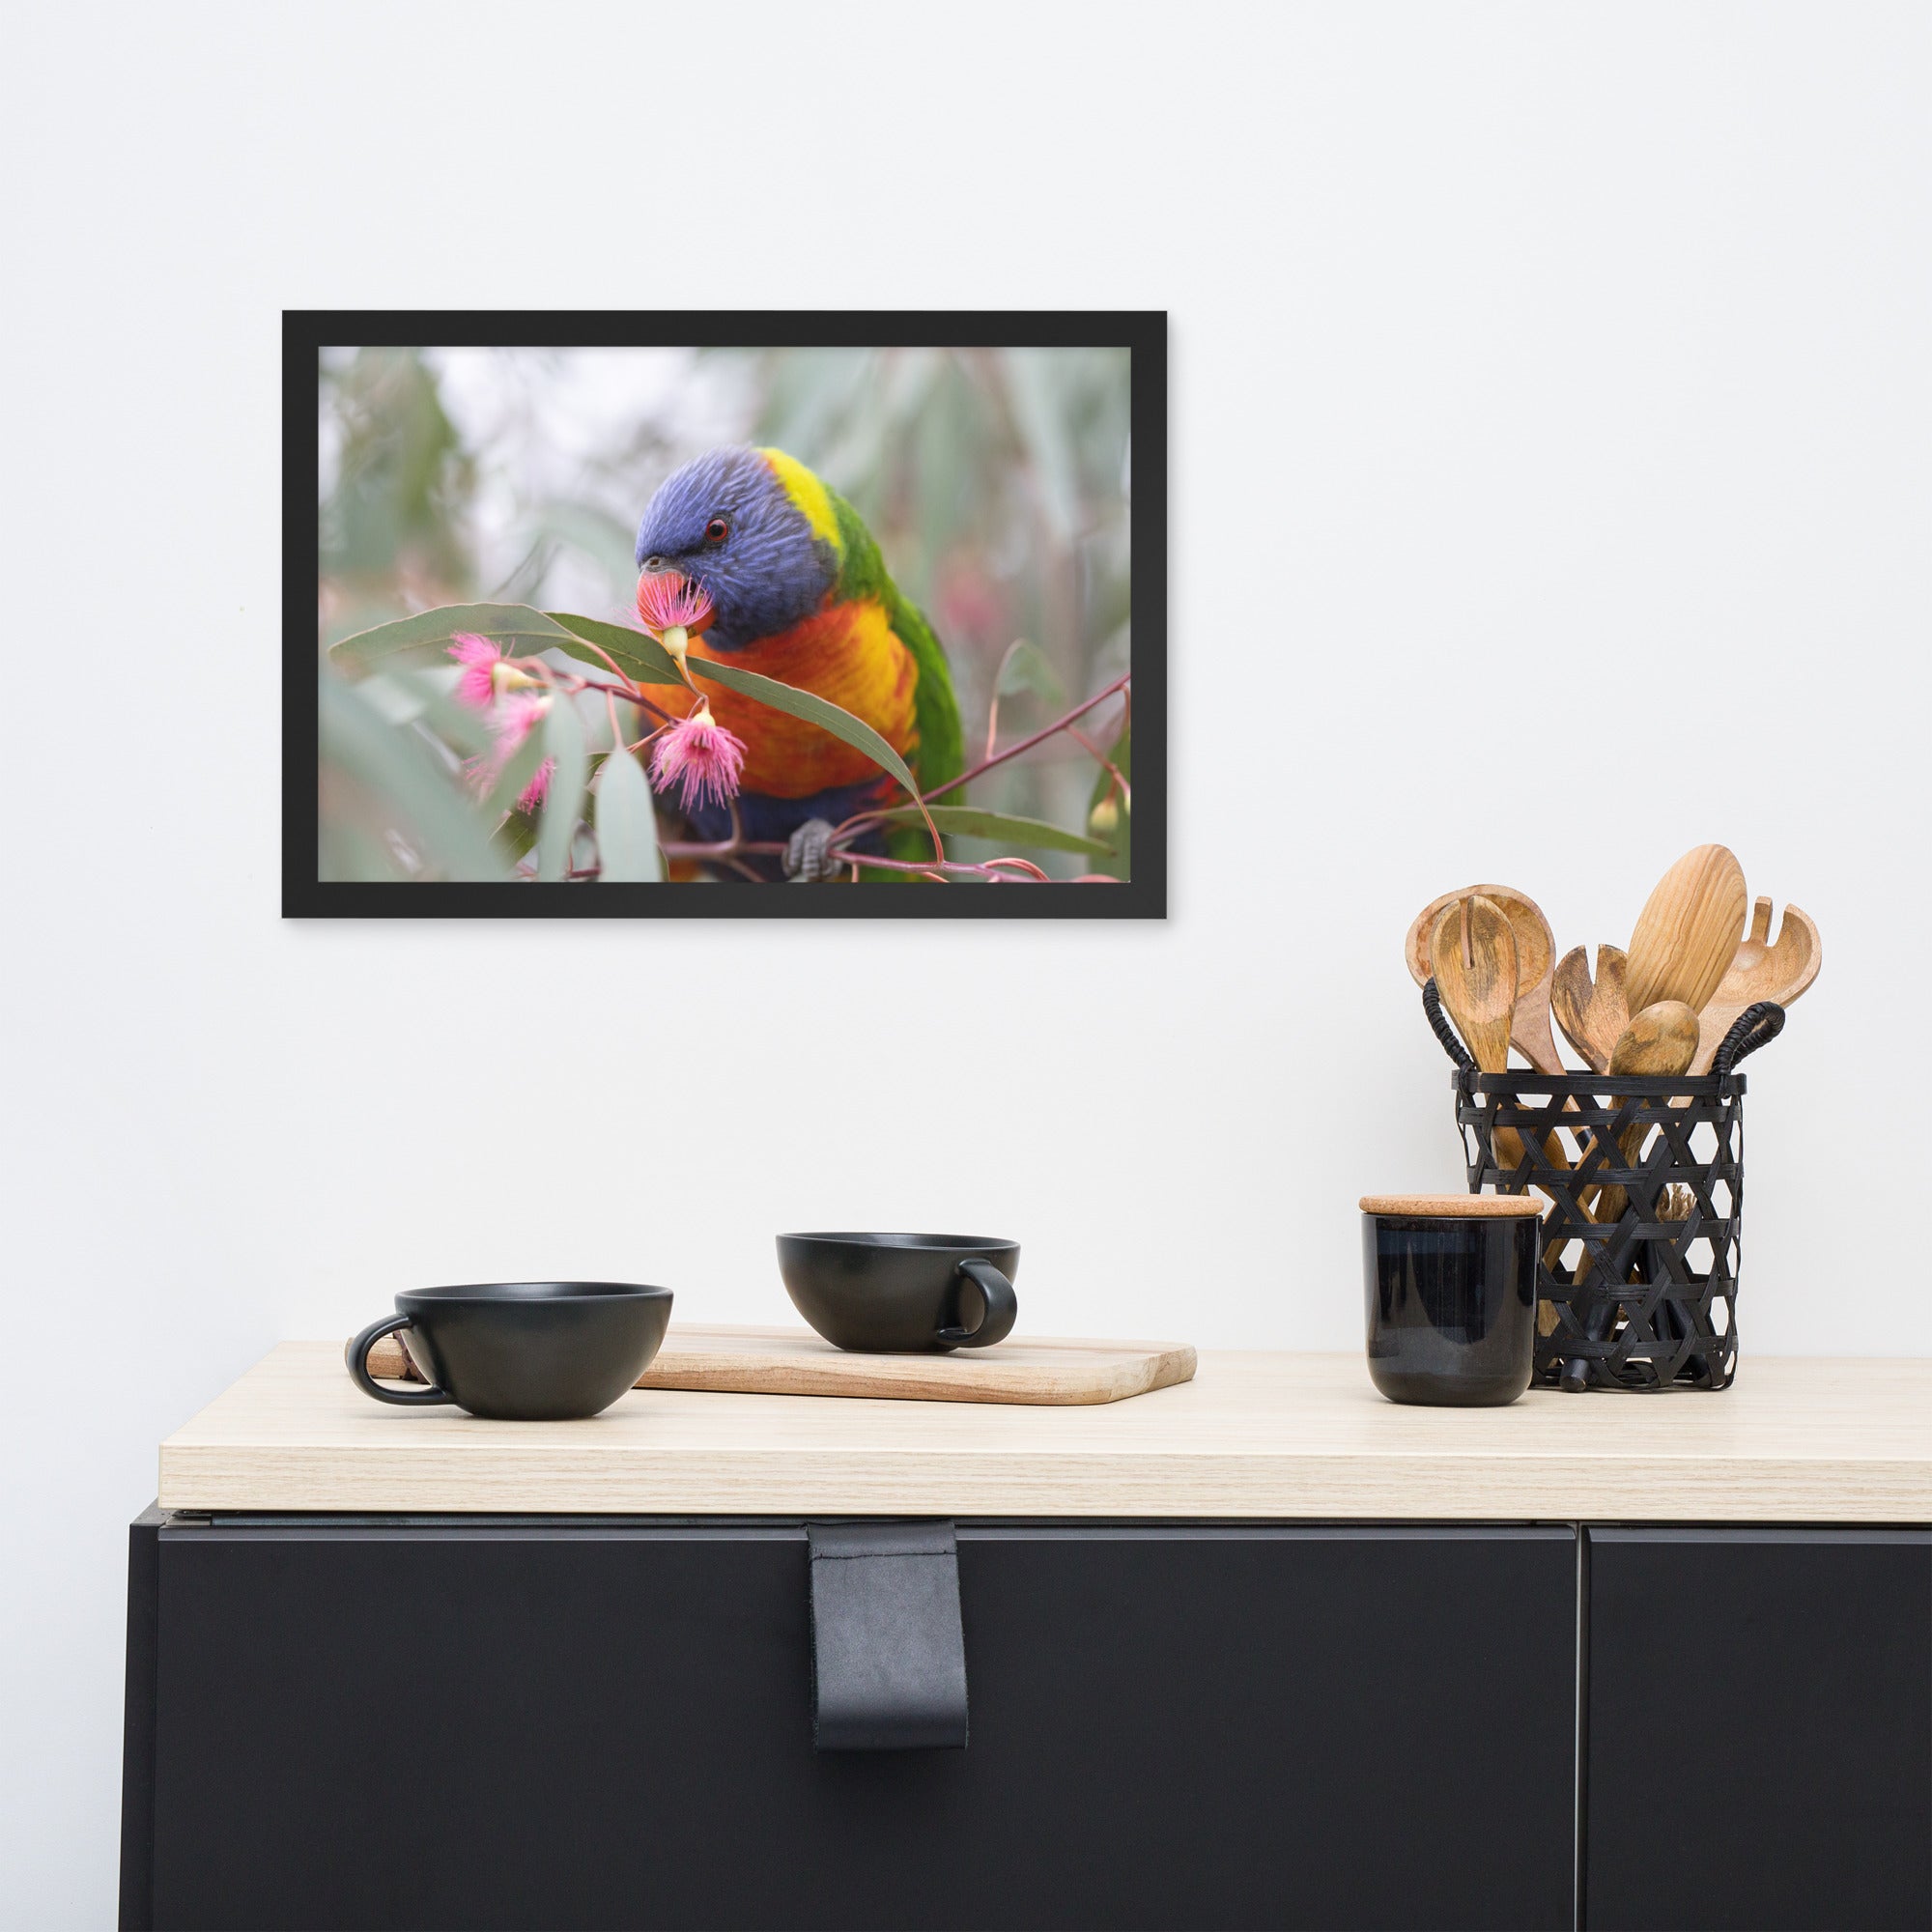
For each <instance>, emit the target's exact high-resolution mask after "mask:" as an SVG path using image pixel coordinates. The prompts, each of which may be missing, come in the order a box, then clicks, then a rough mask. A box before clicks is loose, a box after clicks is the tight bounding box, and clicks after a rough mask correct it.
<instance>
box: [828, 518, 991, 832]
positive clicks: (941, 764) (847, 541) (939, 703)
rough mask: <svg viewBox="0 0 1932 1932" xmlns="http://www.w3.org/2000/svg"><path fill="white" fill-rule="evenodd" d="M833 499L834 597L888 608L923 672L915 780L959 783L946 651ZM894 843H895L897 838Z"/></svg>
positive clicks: (862, 526)
mask: <svg viewBox="0 0 1932 1932" xmlns="http://www.w3.org/2000/svg"><path fill="white" fill-rule="evenodd" d="M825 494H826V495H827V496H828V497H831V498H832V508H833V512H834V514H835V515H836V516H837V517H838V540H839V543H840V545H841V547H842V548H843V551H844V556H843V558H842V559H841V561H840V565H839V571H838V586H837V592H836V594H837V595H838V598H839V599H840V600H841V601H843V600H845V599H847V598H859V597H876V598H877V599H878V600H879V602H880V603H881V604H883V605H884V606H885V607H886V615H887V616H888V617H889V618H890V619H891V621H892V626H893V629H894V631H895V632H896V633H897V635H898V639H899V641H900V642H901V643H902V644H904V646H905V647H906V649H907V650H909V651H910V652H911V653H912V659H913V663H914V664H915V665H916V666H918V668H919V683H918V684H917V685H916V686H915V687H914V690H913V720H914V723H915V724H917V725H918V726H919V749H918V751H917V752H916V753H915V754H914V755H913V757H912V759H911V760H910V762H911V765H912V769H913V776H914V777H915V778H917V779H918V780H919V781H920V785H921V787H922V788H923V789H924V790H926V791H930V790H931V789H932V787H933V786H934V785H936V784H943V783H944V782H945V781H947V780H948V779H950V778H953V777H956V776H957V774H958V773H959V772H960V771H961V770H963V769H964V767H965V763H966V755H965V741H964V739H963V737H962V735H961V733H960V728H959V700H958V698H957V697H955V696H953V691H952V670H951V669H950V668H948V666H947V662H946V651H945V648H944V646H943V645H941V643H940V641H939V639H937V638H936V637H935V636H934V635H933V630H932V626H931V625H930V624H928V623H927V622H926V620H925V613H924V612H923V611H920V610H919V609H918V608H917V607H916V606H914V605H913V604H912V603H911V602H910V601H909V600H908V599H907V598H906V597H905V596H904V594H903V593H902V592H901V591H900V589H899V587H898V585H897V584H896V583H895V582H893V580H892V578H891V576H890V575H889V574H888V573H887V570H886V562H885V558H884V557H883V556H882V555H881V554H879V546H878V543H877V541H876V540H875V539H874V537H873V535H872V533H871V531H870V530H868V529H867V527H866V523H865V519H864V518H863V517H861V516H860V514H859V513H858V511H857V510H855V509H854V508H853V507H852V506H851V504H850V503H848V502H847V501H846V500H845V498H844V497H841V496H840V495H839V494H838V491H836V490H832V489H828V490H827V491H826V493H825ZM959 796H960V794H958V793H957V792H949V793H948V794H947V798H946V802H947V803H949V804H952V803H956V802H957V800H958V798H959ZM896 842H897V840H896V838H895V843H896ZM905 842H906V844H907V845H908V846H909V847H917V848H918V849H916V850H913V851H912V853H911V856H912V857H914V858H927V857H930V856H931V840H930V839H928V838H926V836H925V834H924V832H923V831H921V832H919V833H917V834H915V835H914V836H913V837H912V838H909V839H907V840H906V841H905Z"/></svg>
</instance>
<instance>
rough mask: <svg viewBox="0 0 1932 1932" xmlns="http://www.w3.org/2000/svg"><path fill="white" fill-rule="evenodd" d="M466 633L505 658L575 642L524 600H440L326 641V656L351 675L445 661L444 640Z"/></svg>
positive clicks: (446, 661) (558, 648)
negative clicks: (495, 648)
mask: <svg viewBox="0 0 1932 1932" xmlns="http://www.w3.org/2000/svg"><path fill="white" fill-rule="evenodd" d="M465 631H468V632H473V633H474V634H475V635H476V636H477V637H479V638H488V639H490V641H491V642H492V643H493V644H496V645H498V646H499V647H500V648H501V649H502V650H503V652H504V653H505V655H506V656H510V657H528V656H531V655H533V654H534V653H535V652H537V651H554V650H568V649H569V648H570V645H571V644H572V643H573V642H574V641H575V639H573V638H572V637H571V634H570V633H569V632H568V631H566V630H565V629H564V628H563V626H562V625H561V624H559V623H558V622H557V621H556V619H555V618H554V617H546V616H545V615H544V613H543V612H542V611H532V610H531V609H530V607H529V606H528V605H527V604H443V605H440V606H439V607H438V608H437V609H436V610H434V611H417V612H416V614H415V615H414V616H413V617H399V618H397V619H396V621H395V622H394V623H393V624H378V625H377V626H376V628H375V629H374V630H373V631H357V632H356V633H355V636H354V637H349V638H343V639H339V640H338V641H337V642H335V643H333V644H330V645H329V647H328V660H329V662H330V663H331V664H332V665H334V666H335V668H337V669H338V670H341V671H345V672H346V673H347V674H348V675H349V676H351V677H360V676H362V675H364V674H365V673H366V672H368V671H372V670H374V669H376V668H378V667H379V666H380V667H382V668H385V669H386V668H392V667H393V666H396V665H399V664H446V663H448V662H449V640H450V639H452V638H454V637H455V636H456V635H457V634H458V633H459V632H465ZM573 655H575V653H573Z"/></svg>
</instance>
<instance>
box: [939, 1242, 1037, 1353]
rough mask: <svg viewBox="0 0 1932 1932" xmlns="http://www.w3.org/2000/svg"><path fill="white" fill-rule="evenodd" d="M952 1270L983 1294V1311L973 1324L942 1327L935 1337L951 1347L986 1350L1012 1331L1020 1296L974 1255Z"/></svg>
mask: <svg viewBox="0 0 1932 1932" xmlns="http://www.w3.org/2000/svg"><path fill="white" fill-rule="evenodd" d="M955 1272H956V1273H958V1274H962V1275H964V1276H965V1277H966V1279H967V1280H968V1281H970V1282H972V1283H973V1284H974V1285H975V1286H976V1287H977V1288H978V1289H979V1291H980V1294H981V1295H983V1296H984V1297H985V1303H986V1308H985V1313H984V1314H982V1315H981V1316H980V1320H979V1322H978V1324H977V1325H976V1326H974V1327H971V1328H942V1329H941V1330H940V1331H939V1339H940V1340H941V1341H942V1342H950V1343H952V1346H953V1347H954V1348H955V1349H990V1348H991V1347H992V1346H993V1344H994V1343H995V1342H1004V1341H1005V1340H1006V1339H1007V1337H1008V1336H1009V1335H1010V1334H1011V1333H1012V1332H1013V1323H1014V1322H1015V1321H1018V1320H1019V1314H1020V1298H1019V1296H1018V1295H1016V1294H1015V1293H1013V1285H1012V1283H1011V1282H1009V1280H1008V1279H1007V1278H1006V1276H1005V1275H1003V1274H1002V1273H1001V1272H1000V1271H999V1269H998V1268H996V1267H995V1266H994V1265H993V1264H992V1263H991V1262H984V1261H981V1260H980V1258H979V1256H977V1255H973V1256H970V1257H969V1258H968V1259H967V1260H965V1261H963V1262H961V1263H960V1264H959V1266H958V1268H957V1269H956V1270H955Z"/></svg>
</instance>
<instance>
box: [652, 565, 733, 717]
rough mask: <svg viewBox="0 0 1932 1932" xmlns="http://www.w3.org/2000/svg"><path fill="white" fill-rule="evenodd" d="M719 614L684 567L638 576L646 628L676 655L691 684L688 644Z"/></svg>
mask: <svg viewBox="0 0 1932 1932" xmlns="http://www.w3.org/2000/svg"><path fill="white" fill-rule="evenodd" d="M717 614H718V612H717V611H716V609H715V608H714V607H713V605H712V602H711V598H710V596H709V594H708V593H707V592H706V591H705V589H704V586H703V585H702V584H698V583H694V582H692V581H691V579H690V578H688V577H687V576H685V574H684V573H683V572H682V571H681V570H662V571H651V572H646V574H645V575H644V576H642V577H640V578H639V579H638V615H639V617H641V618H642V619H643V624H644V629H645V630H647V631H648V632H649V633H650V634H651V636H652V637H654V638H655V639H657V640H658V641H659V643H661V644H662V645H663V646H664V647H665V649H666V650H668V652H669V653H670V654H671V656H672V657H673V658H674V659H676V661H677V668H678V669H679V670H680V671H684V679H685V682H686V683H687V684H690V683H691V673H690V672H689V671H685V669H684V650H685V645H686V643H687V642H688V641H689V639H690V638H691V635H692V634H693V633H694V632H696V631H702V630H703V629H704V627H705V625H707V624H709V623H710V622H711V621H712V619H713V618H714V617H716V616H717ZM693 689H694V690H695V689H696V686H693Z"/></svg>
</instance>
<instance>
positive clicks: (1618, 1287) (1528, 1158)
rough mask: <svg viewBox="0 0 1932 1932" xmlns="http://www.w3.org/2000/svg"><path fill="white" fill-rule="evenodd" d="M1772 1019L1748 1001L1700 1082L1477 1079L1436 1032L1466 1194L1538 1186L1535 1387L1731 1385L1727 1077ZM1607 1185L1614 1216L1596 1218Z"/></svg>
mask: <svg viewBox="0 0 1932 1932" xmlns="http://www.w3.org/2000/svg"><path fill="white" fill-rule="evenodd" d="M1434 992H1435V982H1434V981H1433V980H1432V981H1431V982H1430V984H1429V986H1428V987H1427V988H1426V989H1425V1004H1426V1005H1427V1007H1428V1009H1429V1013H1430V1019H1431V1023H1432V1024H1435V1023H1436V1022H1438V1021H1440V1020H1441V1014H1440V1009H1439V1007H1438V1006H1437V1004H1436V1002H1435V1000H1434V998H1433V997H1430V996H1432V995H1433V994H1434ZM1783 1024H1784V1011H1783V1009H1782V1008H1780V1007H1776V1006H1773V1005H1771V1004H1770V1003H1769V1002H1764V1003H1761V1004H1760V1005H1758V1006H1755V1007H1752V1008H1751V1009H1748V1010H1747V1012H1745V1013H1743V1014H1741V1015H1740V1016H1739V1018H1738V1021H1737V1024H1736V1025H1735V1026H1734V1027H1733V1028H1732V1029H1731V1031H1730V1033H1729V1034H1728V1035H1726V1036H1725V1038H1724V1043H1723V1045H1722V1047H1721V1048H1719V1053H1718V1056H1717V1060H1716V1063H1715V1065H1714V1068H1713V1071H1712V1072H1710V1073H1708V1074H1705V1075H1703V1076H1701V1077H1699V1078H1696V1079H1691V1078H1690V1077H1689V1076H1681V1077H1678V1078H1675V1079H1615V1078H1612V1077H1610V1076H1609V1075H1607V1074H1593V1073H1573V1074H1563V1075H1553V1074H1548V1073H1533V1072H1511V1073H1481V1072H1478V1071H1477V1070H1476V1069H1475V1067H1474V1066H1473V1065H1469V1064H1467V1063H1468V1055H1467V1054H1466V1052H1464V1051H1463V1045H1462V1041H1461V1040H1459V1039H1457V1038H1456V1037H1455V1035H1454V1033H1453V1032H1451V1031H1449V1029H1448V1027H1447V1023H1446V1022H1442V1023H1441V1024H1439V1025H1437V1027H1436V1030H1437V1034H1438V1037H1442V1038H1443V1044H1444V1045H1445V1047H1449V1048H1450V1049H1451V1057H1452V1058H1454V1059H1456V1061H1457V1063H1458V1066H1457V1071H1456V1074H1455V1076H1454V1082H1453V1084H1454V1088H1455V1094H1456V1122H1457V1125H1458V1126H1459V1127H1460V1128H1461V1130H1462V1134H1463V1152H1464V1155H1465V1156H1466V1159H1467V1162H1468V1172H1469V1191H1470V1192H1471V1193H1480V1192H1481V1191H1482V1190H1483V1189H1484V1188H1485V1187H1492V1188H1493V1189H1495V1191H1496V1192H1497V1193H1499V1194H1521V1193H1524V1192H1525V1191H1527V1190H1528V1189H1529V1188H1531V1187H1534V1188H1536V1189H1538V1190H1539V1191H1540V1192H1541V1193H1543V1194H1544V1195H1545V1196H1547V1197H1548V1201H1549V1203H1550V1205H1549V1207H1548V1209H1547V1210H1546V1212H1545V1214H1544V1217H1543V1232H1544V1236H1545V1238H1544V1244H1543V1252H1542V1256H1541V1258H1540V1260H1539V1262H1538V1265H1537V1293H1538V1296H1539V1298H1540V1301H1541V1303H1542V1305H1541V1306H1540V1307H1539V1309H1538V1311H1537V1340H1536V1370H1535V1380H1536V1381H1538V1382H1541V1383H1544V1384H1546V1385H1552V1384H1560V1385H1561V1386H1563V1387H1566V1388H1585V1387H1588V1388H1620V1389H1650V1390H1656V1389H1667V1388H1673V1387H1690V1388H1703V1389H1721V1388H1728V1387H1729V1386H1730V1383H1731V1378H1732V1377H1733V1376H1734V1375H1735V1374H1736V1373H1737V1359H1738V1332H1737V1293H1738V1255H1739V1237H1740V1231H1741V1228H1742V1225H1743V1212H1744V1096H1745V1082H1744V1076H1743V1075H1742V1074H1739V1073H1736V1072H1733V1071H1732V1070H1731V1069H1732V1068H1733V1067H1734V1066H1735V1065H1736V1064H1737V1063H1738V1061H1740V1060H1741V1059H1743V1058H1744V1056H1745V1055H1746V1054H1747V1053H1749V1052H1752V1051H1754V1050H1755V1049H1756V1048H1757V1047H1759V1046H1762V1045H1763V1044H1764V1043H1765V1042H1766V1041H1767V1040H1769V1039H1772V1038H1774V1037H1776V1035H1777V1033H1778V1031H1779V1030H1780V1029H1781V1028H1782V1026H1783ZM1499 1141H1500V1144H1501V1151H1502V1154H1503V1156H1504V1158H1502V1159H1500V1160H1499V1159H1498V1158H1497V1151H1498V1142H1499ZM1625 1150H1629V1154H1628V1158H1626V1153H1625ZM1552 1153H1554V1154H1557V1155H1560V1158H1552ZM1618 1191H1620V1192H1621V1194H1622V1196H1623V1200H1622V1211H1621V1213H1620V1214H1618V1215H1617V1216H1616V1218H1615V1219H1610V1218H1608V1217H1607V1215H1605V1218H1604V1219H1601V1220H1600V1219H1598V1218H1596V1217H1597V1215H1598V1214H1600V1213H1605V1209H1606V1208H1608V1207H1611V1206H1614V1205H1615V1203H1616V1195H1617V1192H1618Z"/></svg>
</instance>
